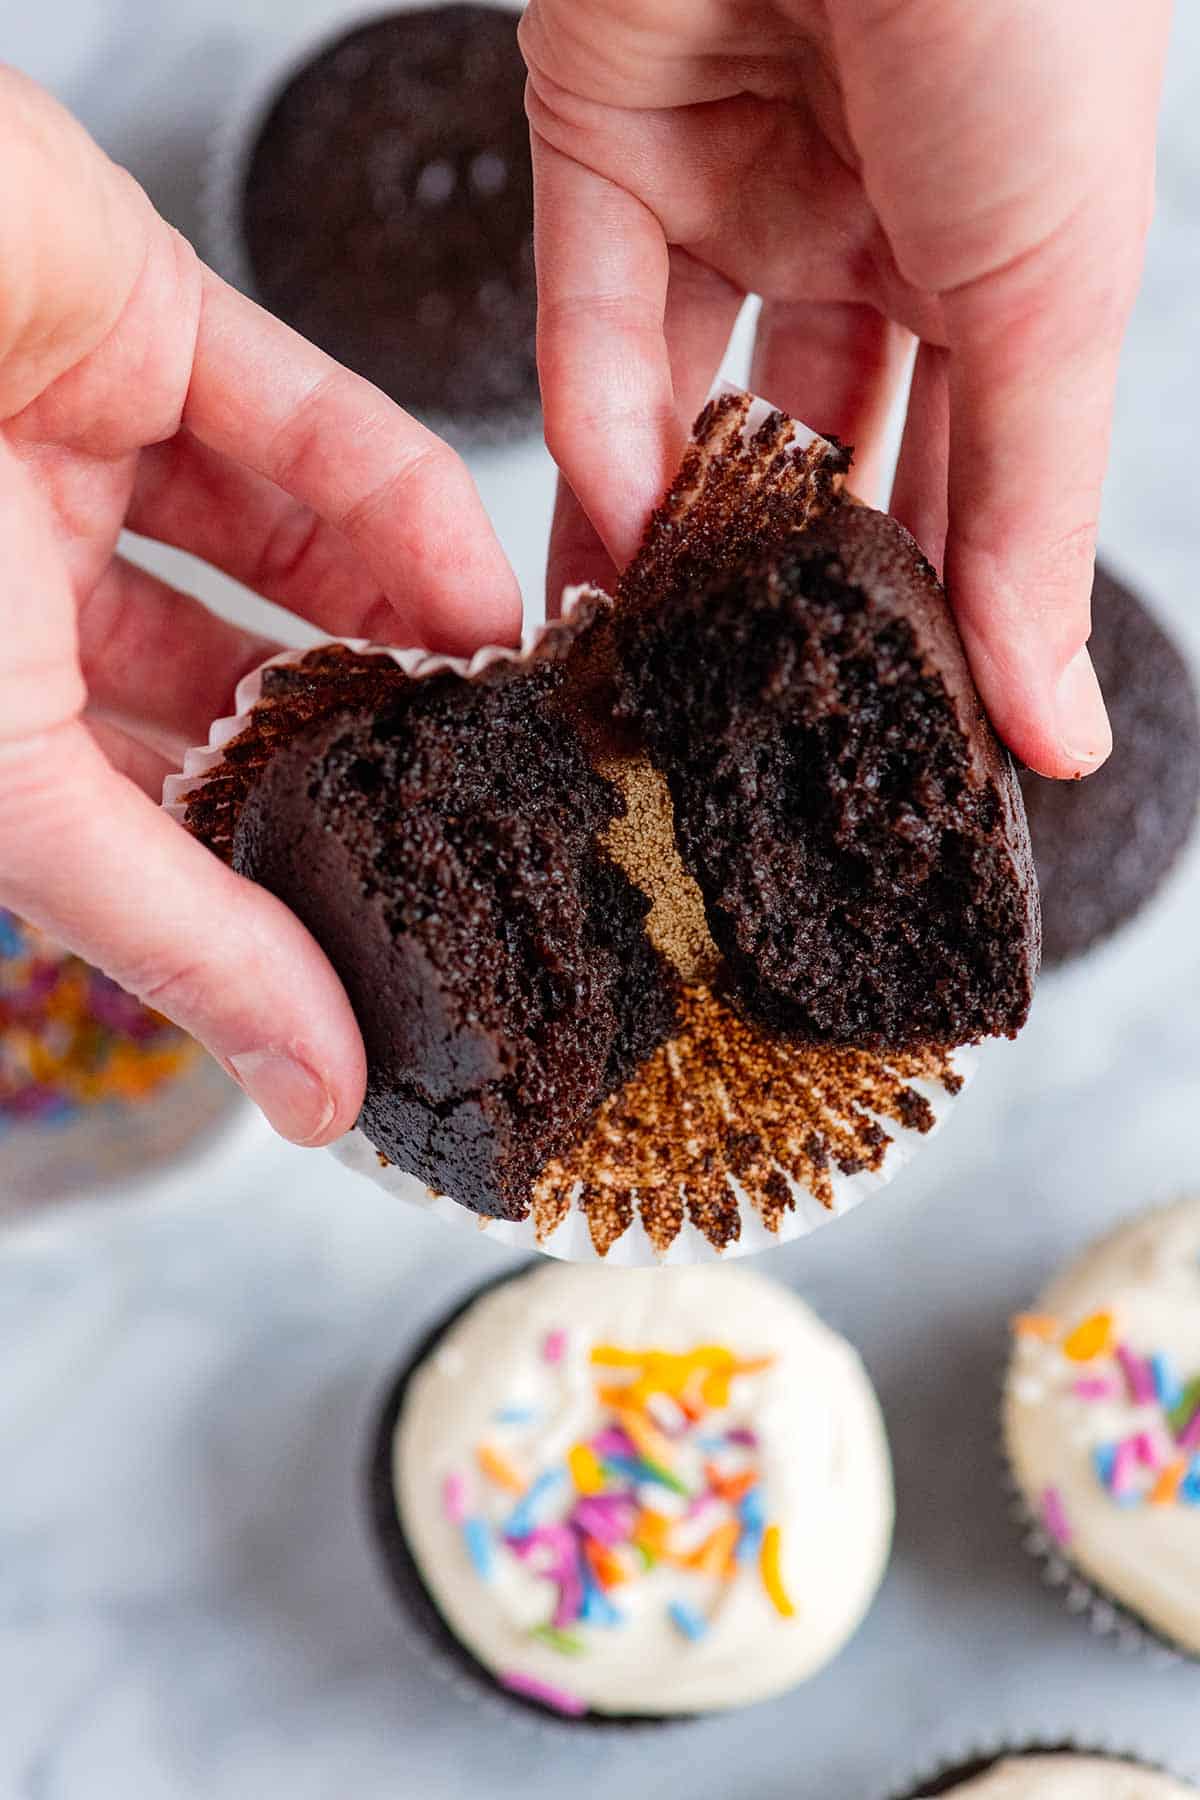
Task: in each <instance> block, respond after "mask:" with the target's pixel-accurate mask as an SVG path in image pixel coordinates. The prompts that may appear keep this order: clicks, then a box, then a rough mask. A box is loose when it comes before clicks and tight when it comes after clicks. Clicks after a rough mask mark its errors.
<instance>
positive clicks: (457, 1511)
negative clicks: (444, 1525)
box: [442, 1475, 467, 1525]
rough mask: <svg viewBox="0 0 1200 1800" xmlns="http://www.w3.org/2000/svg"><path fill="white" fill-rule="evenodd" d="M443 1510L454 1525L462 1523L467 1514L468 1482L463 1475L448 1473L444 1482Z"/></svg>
mask: <svg viewBox="0 0 1200 1800" xmlns="http://www.w3.org/2000/svg"><path fill="white" fill-rule="evenodd" d="M442 1511H443V1512H444V1513H445V1515H446V1517H447V1518H448V1519H449V1521H450V1523H451V1524H452V1525H461V1524H462V1522H463V1520H464V1519H465V1518H466V1516H467V1484H466V1482H465V1481H464V1480H463V1478H462V1476H461V1475H447V1477H446V1479H445V1481H443V1483H442Z"/></svg>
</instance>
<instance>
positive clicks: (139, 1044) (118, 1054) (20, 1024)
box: [0, 908, 242, 1215]
mask: <svg viewBox="0 0 1200 1800" xmlns="http://www.w3.org/2000/svg"><path fill="white" fill-rule="evenodd" d="M241 1106H242V1102H241V1100H240V1096H239V1094H238V1090H237V1089H236V1088H235V1086H234V1084H233V1083H232V1082H231V1081H230V1080H229V1079H228V1077H227V1076H225V1075H224V1074H223V1073H222V1071H221V1070H220V1069H219V1068H218V1067H217V1065H216V1064H215V1063H214V1062H212V1061H211V1060H210V1059H209V1058H208V1057H207V1056H206V1055H205V1054H204V1052H203V1051H202V1050H201V1048H200V1046H199V1045H198V1044H197V1043H195V1042H194V1041H193V1040H192V1039H191V1038H189V1037H188V1036H187V1035H186V1034H185V1033H184V1032H182V1031H180V1030H179V1029H178V1027H177V1026H175V1025H172V1024H171V1023H170V1022H169V1021H168V1020H166V1019H164V1018H163V1017H162V1016H161V1015H160V1014H158V1013H156V1012H152V1011H150V1010H149V1009H148V1008H147V1007H144V1006H142V1005H140V1004H139V1002H138V1001H136V1000H134V999H133V998H132V997H131V996H130V995H129V994H127V993H125V992H124V990H123V989H122V988H119V987H118V986H117V984H116V983H115V982H114V981H110V980H109V978H108V977H107V976H106V975H102V974H101V973H100V971H99V970H98V969H93V968H90V967H89V965H88V964H87V963H85V962H82V961H81V960H80V959H79V957H77V956H73V955H71V953H70V952H69V951H66V950H64V949H62V948H61V947H60V946H59V945H57V944H55V943H53V942H52V940H51V939H49V938H48V937H46V936H45V934H44V933H43V932H41V931H38V930H37V929H36V928H35V927H34V926H32V925H28V924H26V923H24V922H23V921H21V920H19V919H18V918H16V917H15V916H14V915H13V914H12V913H10V912H7V911H5V910H4V909H3V908H0V1215H3V1214H4V1213H5V1212H6V1211H10V1210H14V1209H16V1208H17V1207H19V1206H21V1205H23V1204H29V1203H33V1202H36V1201H43V1200H52V1199H67V1198H71V1197H78V1196H79V1195H82V1194H84V1193H87V1192H89V1191H91V1190H93V1189H95V1188H97V1187H100V1186H103V1185H105V1184H106V1183H109V1182H113V1181H117V1180H120V1179H125V1178H128V1177H131V1176H134V1175H137V1174H140V1173H143V1172H145V1171H148V1170H151V1169H156V1168H160V1167H162V1166H163V1165H165V1164H167V1163H169V1162H170V1161H171V1159H172V1158H174V1157H176V1156H179V1155H181V1154H182V1153H183V1152H184V1151H185V1150H188V1149H191V1148H193V1147H194V1146H195V1145H196V1143H197V1141H198V1140H199V1139H200V1138H201V1137H203V1138H205V1139H208V1138H210V1137H211V1136H212V1135H213V1134H214V1133H215V1132H216V1131H217V1130H218V1128H219V1127H220V1126H221V1125H222V1124H223V1123H224V1122H225V1121H226V1120H227V1119H228V1118H229V1116H230V1115H231V1114H232V1113H233V1112H234V1111H235V1110H239V1109H240V1108H241Z"/></svg>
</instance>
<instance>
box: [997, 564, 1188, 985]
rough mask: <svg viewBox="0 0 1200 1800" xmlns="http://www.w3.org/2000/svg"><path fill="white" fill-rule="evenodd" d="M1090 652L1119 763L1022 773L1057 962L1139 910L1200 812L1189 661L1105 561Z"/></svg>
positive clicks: (1049, 950)
mask: <svg viewBox="0 0 1200 1800" xmlns="http://www.w3.org/2000/svg"><path fill="white" fill-rule="evenodd" d="M1089 648H1090V650H1091V653H1092V660H1093V662H1094V663H1095V665H1096V673H1097V675H1098V676H1099V678H1100V685H1101V687H1102V688H1103V689H1104V697H1105V699H1106V701H1107V702H1108V709H1109V713H1110V715H1111V717H1112V725H1113V746H1114V747H1113V753H1112V755H1111V757H1110V758H1109V760H1108V761H1107V762H1106V763H1105V764H1104V766H1103V768H1101V769H1099V770H1098V771H1097V772H1096V774H1095V775H1089V776H1088V778H1087V780H1086V781H1079V782H1064V781H1046V780H1044V779H1043V778H1042V777H1041V776H1040V775H1034V774H1032V773H1031V772H1030V771H1029V770H1025V771H1024V772H1023V773H1022V776H1021V786H1022V788H1023V790H1024V794H1025V810H1026V812H1027V813H1028V815H1029V830H1030V835H1031V836H1032V838H1033V853H1034V858H1035V860H1036V863H1037V872H1038V881H1039V884H1040V886H1041V890H1042V921H1043V931H1044V940H1045V957H1046V962H1047V963H1048V964H1052V963H1062V962H1066V961H1067V960H1068V959H1069V958H1071V957H1073V956H1078V955H1080V954H1081V953H1082V952H1083V951H1085V950H1088V949H1090V948H1091V947H1092V946H1093V945H1094V944H1097V943H1099V942H1100V941H1101V940H1102V939H1103V938H1106V937H1108V936H1109V934H1110V933H1111V932H1113V931H1115V930H1116V929H1117V928H1118V926H1120V925H1123V924H1125V923H1126V921H1127V920H1129V919H1131V918H1133V916H1134V915H1135V914H1136V913H1138V912H1140V910H1141V909H1142V907H1143V906H1144V905H1145V904H1146V902H1147V901H1148V900H1149V899H1150V898H1151V897H1152V895H1153V894H1154V893H1155V891H1156V889H1157V888H1158V887H1159V886H1160V885H1161V883H1162V882H1163V880H1164V879H1165V878H1166V876H1167V874H1168V873H1169V872H1170V869H1171V867H1172V865H1173V863H1174V862H1175V861H1176V859H1177V857H1178V856H1179V854H1180V852H1181V850H1182V849H1183V846H1184V844H1185V843H1186V842H1187V839H1188V837H1189V835H1190V834H1191V832H1192V830H1193V829H1194V827H1195V824H1196V816H1197V807H1198V806H1200V709H1198V707H1197V701H1196V690H1195V687H1194V685H1193V682H1192V678H1191V675H1190V673H1189V671H1188V667H1187V664H1186V663H1185V662H1184V660H1183V657H1182V656H1181V655H1180V653H1179V651H1178V649H1177V648H1176V647H1175V645H1174V644H1173V643H1172V642H1171V640H1170V638H1169V637H1168V636H1167V634H1166V632H1165V631H1164V630H1163V629H1162V627H1161V626H1160V625H1159V624H1158V623H1157V622H1156V620H1155V619H1154V618H1153V617H1152V616H1151V614H1150V613H1149V612H1148V611H1147V610H1146V608H1145V607H1144V606H1143V605H1142V603H1141V601H1140V600H1139V599H1138V598H1137V596H1136V595H1135V594H1133V593H1132V592H1131V591H1130V589H1129V588H1127V587H1126V586H1125V584H1124V583H1123V582H1120V581H1118V580H1117V578H1116V576H1115V575H1113V574H1112V572H1111V571H1110V570H1108V569H1106V568H1104V567H1103V566H1100V567H1098V568H1097V570H1096V581H1095V586H1094V587H1093V589H1092V636H1091V642H1090V646H1089Z"/></svg>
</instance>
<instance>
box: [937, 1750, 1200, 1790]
mask: <svg viewBox="0 0 1200 1800" xmlns="http://www.w3.org/2000/svg"><path fill="white" fill-rule="evenodd" d="M1195 1793H1196V1789H1195V1788H1194V1787H1191V1786H1189V1785H1188V1784H1186V1783H1185V1782H1182V1781H1177V1780H1176V1779H1175V1778H1174V1777H1173V1776H1171V1775H1165V1774H1163V1773H1162V1772H1161V1771H1160V1770H1158V1769H1152V1768H1148V1767H1147V1766H1146V1765H1145V1764H1143V1763H1136V1762H1127V1761H1126V1760H1124V1759H1123V1758H1121V1757H1117V1756H1106V1755H1105V1756H1090V1755H1089V1756H1085V1755H1082V1754H1080V1753H1079V1752H1078V1751H1075V1750H1055V1751H1022V1752H1017V1753H1014V1754H1013V1755H1004V1756H1000V1757H993V1758H988V1759H981V1760H979V1761H976V1762H973V1763H969V1764H965V1765H962V1766H960V1767H958V1768H955V1769H947V1770H944V1771H942V1772H941V1773H940V1774H939V1775H937V1776H936V1777H934V1778H933V1779H931V1780H929V1781H927V1782H925V1783H923V1784H922V1786H921V1789H920V1792H919V1794H917V1793H914V1794H912V1795H911V1796H910V1797H908V1800H935V1796H937V1795H941V1794H954V1795H956V1796H958V1797H959V1800H1189V1796H1191V1795H1194V1794H1195Z"/></svg>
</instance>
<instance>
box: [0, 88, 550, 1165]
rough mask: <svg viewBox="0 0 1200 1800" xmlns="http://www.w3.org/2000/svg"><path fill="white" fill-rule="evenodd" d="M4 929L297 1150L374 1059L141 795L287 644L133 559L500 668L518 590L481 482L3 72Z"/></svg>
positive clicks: (323, 1129) (319, 990) (283, 931)
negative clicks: (190, 1056)
mask: <svg viewBox="0 0 1200 1800" xmlns="http://www.w3.org/2000/svg"><path fill="white" fill-rule="evenodd" d="M0 168H2V169H3V172H4V179H3V189H4V205H3V207H2V208H0V559H2V560H0V568H2V571H3V573H2V576H0V903H3V904H4V905H8V906H11V907H12V908H13V909H14V910H15V911H17V912H18V913H22V914H24V915H25V916H26V917H28V918H30V919H31V920H33V921H34V922H35V923H37V924H39V925H42V926H44V927H46V928H47V929H48V930H50V931H51V932H53V933H54V934H55V935H56V936H57V937H59V938H60V939H62V940H63V941H64V942H65V943H66V944H68V945H69V946H70V947H71V948H72V949H74V950H76V951H78V952H80V953H81V954H82V955H84V956H86V957H87V958H89V959H90V960H91V961H92V962H95V963H98V964H99V965H100V966H101V967H102V968H104V969H105V970H106V971H107V972H108V973H109V974H111V975H112V976H114V977H115V978H116V980H118V981H119V982H121V983H122V984H123V985H124V986H125V987H127V988H129V989H131V990H132V991H133V992H134V993H135V994H136V995H138V996H139V998H141V999H143V1000H146V1001H148V1002H150V1003H151V1004H153V1005H154V1006H156V1007H158V1008H159V1009H160V1010H161V1011H163V1012H164V1013H167V1014H168V1015H169V1016H170V1017H171V1018H172V1019H174V1020H176V1021H177V1022H178V1023H179V1024H180V1025H182V1026H184V1027H186V1028H187V1029H188V1030H189V1031H191V1032H194V1033H195V1035H196V1036H197V1037H199V1038H200V1039H201V1040H202V1041H203V1042H204V1043H205V1044H206V1045H207V1046H208V1048H209V1049H210V1050H211V1051H213V1053H214V1054H215V1055H216V1056H217V1057H218V1058H219V1060H220V1061H221V1062H222V1063H223V1064H224V1065H225V1066H226V1067H227V1068H228V1069H229V1070H230V1071H231V1072H232V1073H233V1074H235V1075H236V1076H237V1077H238V1079H239V1080H240V1081H241V1082H242V1084H243V1086H244V1087H245V1088H246V1089H247V1090H248V1091H249V1093H250V1094H251V1095H252V1096H253V1097H254V1098H255V1099H256V1100H258V1101H259V1103H260V1104H261V1105H262V1107H263V1109H264V1111H265V1112H266V1113H267V1116H268V1117H269V1118H270V1120H271V1122H272V1124H274V1125H275V1126H276V1127H277V1129H279V1130H280V1131H282V1132H283V1133H284V1134H285V1135H286V1136H288V1137H291V1138H295V1139H296V1140H298V1141H300V1142H304V1143H323V1142H326V1141H328V1140H329V1139H330V1138H332V1137H334V1136H336V1135H337V1134H338V1133H339V1132H341V1131H344V1130H345V1129H347V1128H348V1127H349V1126H350V1125H351V1124H352V1123H353V1121H354V1119H355V1116H356V1115H357V1112H358V1109H359V1106H360V1104H361V1100H362V1090H363V1080H364V1064H363V1052H362V1045H361V1042H360V1039H359V1035H358V1030H357V1028H356V1026H355V1023H354V1018H353V1015H352V1014H351V1011H350V1007H349V1003H348V1001H347V1000H346V997H345V995H344V993H343V992H342V989H341V987H340V985H339V983H338V981H337V979H336V977H335V976H334V973H333V970H332V969H331V968H330V966H329V964H328V963H327V961H326V960H325V958H324V956H323V955H322V954H321V952H320V951H319V950H318V948H317V946H316V944H315V943H314V942H313V940H312V939H311V938H310V937H309V936H308V934H307V932H306V931H305V930H304V929H303V927H302V926H301V925H300V924H299V922H298V921H297V920H296V919H295V918H294V917H293V915H292V914H291V913H289V912H288V911H287V910H286V908H284V907H283V906H281V905H280V904H279V903H278V902H277V901H276V900H274V899H272V897H271V896H270V895H269V894H267V893H265V892H264V891H262V890H261V889H259V888H257V887H254V886H253V885H252V884H251V883H250V882H247V881H242V880H241V879H239V878H238V877H237V876H235V875H233V874H232V873H231V872H230V871H229V870H228V869H227V868H225V866H224V865H223V864H222V863H220V862H219V861H218V860H217V859H216V858H215V857H214V856H212V855H210V854H209V852H208V851H207V850H205V849H203V848H202V847H201V846H200V845H199V844H197V843H195V842H194V841H193V840H192V839H191V838H189V837H188V836H187V834H186V833H185V832H184V831H182V830H181V829H180V828H179V826H178V825H176V824H175V823H174V822H173V821H172V820H171V819H169V818H168V817H167V815H166V814H165V813H163V812H161V811H160V810H159V809H158V807H157V806H155V805H154V804H153V803H152V799H151V798H150V797H148V796H153V797H157V796H158V795H160V794H161V791H162V777H163V774H164V773H165V772H166V771H167V769H168V768H169V767H170V766H171V764H170V762H169V761H168V760H167V759H166V758H164V756H163V755H162V754H160V751H161V749H162V748H163V747H164V746H167V747H169V748H177V747H180V746H182V745H184V744H186V743H196V742H199V741H203V739H204V737H205V736H206V735H207V731H208V726H209V723H210V721H211V720H212V719H213V718H215V717H218V716H219V715H220V714H222V713H224V712H228V711H229V710H230V706H231V701H232V696H233V690H234V685H235V683H236V681H237V679H238V677H239V676H240V675H241V674H242V673H243V672H244V671H245V670H247V669H248V668H250V667H252V666H253V665H254V664H256V663H257V662H259V661H261V660H262V658H263V656H264V655H267V654H269V653H270V650H271V649H272V646H271V645H269V644H266V643H264V642H263V641H262V640H261V639H256V638H252V637H251V636H249V635H248V634H246V633H244V632H241V631H237V630H235V629H233V628H232V627H231V626H228V625H226V624H223V623H221V622H220V621H219V620H217V619H216V618H215V617H213V616H212V615H211V614H210V613H207V612H206V611H205V610H204V609H203V608H202V607H200V606H199V605H198V604H197V603H196V602H195V601H193V600H190V599H188V598H186V597H185V596H183V595H181V594H178V593H175V592H173V591H172V590H171V589H169V588H167V587H166V586H165V585H164V584H163V583H161V582H159V581H157V580H155V579H153V578H152V577H151V576H149V575H148V574H145V573H143V572H142V571H140V570H139V569H137V568H135V567H134V566H133V565H132V564H130V563H129V562H127V561H124V560H123V559H122V558H121V557H119V556H118V555H116V554H115V546H116V542H117V534H118V532H119V531H120V530H121V528H122V527H123V526H128V527H129V528H131V529H132V530H133V531H135V532H141V533H144V534H146V535H147V536H149V537H152V538H159V539H162V540H164V541H165V542H168V543H172V544H177V545H180V546H182V547H183V548H184V549H186V550H191V551H195V552H197V553H198V554H199V555H200V556H202V557H205V558H207V560H208V561H209V562H211V563H214V564H216V565H217V566H219V567H220V568H222V569H225V570H227V571H228V572H229V573H230V574H232V575H235V576H237V577H238V578H239V579H240V580H242V581H244V582H246V583H248V584H249V585H250V586H251V587H253V588H255V589H257V590H258V591H259V592H260V593H262V594H265V595H267V596H268V597H269V598H271V599H273V600H277V601H280V602H282V603H283V604H284V605H285V606H289V607H292V608H293V609H294V610H295V611H296V612H298V613H302V614H303V615H304V616H305V618H307V619H309V620H311V621H313V622H314V623H316V624H317V625H319V626H321V627H322V628H324V629H326V630H328V631H331V632H335V633H345V634H348V635H351V636H362V637H375V638H379V639H382V640H385V641H390V642H393V643H397V642H398V643H406V642H407V643H412V642H421V643H426V644H430V645H432V646H433V647H435V648H442V649H448V650H463V649H466V648H469V647H471V646H473V645H474V644H476V643H479V642H481V641H485V640H494V641H508V640H510V639H511V638H513V637H514V636H515V635H516V632H517V630H518V629H519V622H520V597H519V594H518V591H517V587H516V583H515V579H514V577H513V575H512V573H511V570H510V569H509V567H508V565H507V563H506V562H505V560H504V558H503V555H502V553H501V551H500V547H499V545H498V543H497V542H496V540H495V538H494V537H493V535H492V533H491V529H490V527H489V525H488V522H487V519H486V517H485V516H484V513H483V510H482V507H481V504H480V501H479V498H478V496H477V494H476V493H475V490H474V488H473V486H472V484H471V481H470V478H469V477H468V475H467V473H466V470H465V469H464V468H463V466H462V464H461V463H460V462H459V461H458V459H457V458H456V457H455V456H453V455H452V454H451V453H450V451H449V450H447V449H446V447H445V446H444V445H443V444H442V443H441V442H440V441H439V440H438V439H437V438H435V437H433V436H431V434H430V433H429V432H427V431H425V430H424V429H423V428H421V427H420V426H418V425H417V424H415V423H414V422H413V421H412V420H411V419H409V418H408V417H407V416H406V415H405V414H404V413H403V412H401V411H400V410H399V409H398V408H397V407H395V406H393V405H392V403H391V402H390V401H389V400H387V399H385V398H384V397H383V395H381V394H380V393H378V392H377V391H376V390H375V389H374V388H372V387H370V386H369V385H368V384H367V383H366V382H364V381H360V380H359V379H357V377H355V376H353V375H350V374H349V373H347V371H346V370H344V369H342V368H340V367H339V366H338V365H337V364H336V363H334V362H332V361H330V359H329V358H328V357H326V356H323V355H322V354H321V353H320V352H319V351H317V350H315V349H313V348H312V346H311V345H309V344H307V343H305V342H304V340H303V339H301V338H299V337H297V336H296V334H295V333H294V332H291V331H289V330H288V329H287V328H286V327H285V326H283V325H281V324H279V323H278V322H276V321H275V320H273V319H271V318H270V317H269V316H268V315H267V314H266V313H264V312H262V311H260V310H259V309H258V308H257V307H255V306H253V305H251V303H250V302H249V301H247V300H245V299H243V298H241V297H240V296H239V295H237V294H236V293H234V292H233V291H232V290H231V289H230V288H228V287H226V286H225V285H224V284H223V283H221V282H220V281H218V280H217V279H216V277H215V276H213V275H212V274H211V273H210V272H209V271H208V270H207V269H205V268H204V267H203V266H202V265H201V263H200V262H199V261H198V259H197V257H196V256H195V254H194V253H193V251H192V250H191V249H190V248H189V247H188V245H187V244H186V243H185V242H184V241H183V239H182V238H180V237H179V236H178V235H177V233H176V232H174V231H173V230H171V228H170V227H169V226H168V225H167V224H166V223H165V222H164V221H163V220H162V219H161V218H159V217H158V215H157V214H156V213H155V212H154V210H153V208H152V207H151V205H150V203H149V201H148V200H147V199H146V197H145V195H144V194H143V193H142V192H141V190H140V189H139V188H138V187H137V186H136V185H135V184H134V182H133V181H132V180H131V179H130V178H129V177H128V176H127V175H126V174H124V173H123V172H122V171H121V170H119V169H117V168H116V167H115V166H114V165H113V164H112V163H110V162H109V161H108V160H107V159H106V158H105V157H104V156H103V155H102V154H101V153H100V151H99V150H98V149H97V148H96V146H95V145H94V144H93V143H92V142H91V141H90V139H89V138H88V137H87V136H86V135H85V134H84V132H83V131H82V130H81V129H80V128H79V127H78V126H77V125H76V124H75V123H74V122H73V121H72V120H71V119H70V118H69V117H68V115H67V114H65V113H64V112H63V111H62V110H61V109H60V108H59V107H58V106H56V105H55V104H54V102H53V101H51V100H50V99H49V98H48V97H47V96H46V95H45V94H44V93H42V92H41V91H40V90H39V89H38V88H36V87H34V86H33V84H32V83H30V82H28V81H26V80H24V79H23V78H22V77H20V76H18V75H15V74H13V73H11V72H8V71H3V70H0Z"/></svg>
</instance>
